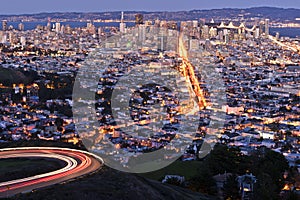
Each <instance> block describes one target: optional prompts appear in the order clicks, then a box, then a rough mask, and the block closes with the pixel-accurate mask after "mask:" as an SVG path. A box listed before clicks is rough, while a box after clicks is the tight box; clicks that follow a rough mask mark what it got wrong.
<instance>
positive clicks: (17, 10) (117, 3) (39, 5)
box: [0, 0, 300, 14]
mask: <svg viewBox="0 0 300 200" xmlns="http://www.w3.org/2000/svg"><path fill="white" fill-rule="evenodd" d="M258 6H269V7H281V8H300V2H299V1H295V0H285V1H279V0H275V1H274V0H251V1H241V0H226V1H224V0H212V1H204V0H202V1H201V0H187V1H181V0H164V1H160V0H151V1H146V0H143V1H141V0H125V1H124V0H110V1H99V0H89V1H81V0H66V1H60V0H53V1H39V0H26V1H23V0H11V1H5V2H2V4H1V7H0V13H1V14H25V13H39V12H103V11H121V10H123V11H133V10H135V11H179V10H195V9H220V8H249V7H258Z"/></svg>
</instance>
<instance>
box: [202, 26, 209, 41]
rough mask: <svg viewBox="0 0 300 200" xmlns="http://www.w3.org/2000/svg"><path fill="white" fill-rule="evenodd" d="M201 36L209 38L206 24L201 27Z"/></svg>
mask: <svg viewBox="0 0 300 200" xmlns="http://www.w3.org/2000/svg"><path fill="white" fill-rule="evenodd" d="M202 38H203V39H209V27H208V26H207V25H204V26H203V27H202Z"/></svg>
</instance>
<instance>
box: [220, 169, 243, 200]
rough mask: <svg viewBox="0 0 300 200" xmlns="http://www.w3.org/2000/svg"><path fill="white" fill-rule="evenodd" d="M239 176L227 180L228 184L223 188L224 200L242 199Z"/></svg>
mask: <svg viewBox="0 0 300 200" xmlns="http://www.w3.org/2000/svg"><path fill="white" fill-rule="evenodd" d="M236 179H237V176H236V175H231V176H229V177H228V178H227V180H226V183H225V184H224V186H223V191H224V192H223V196H224V199H226V200H229V199H232V200H233V199H234V200H239V199H241V195H240V192H239V188H238V182H237V180H236Z"/></svg>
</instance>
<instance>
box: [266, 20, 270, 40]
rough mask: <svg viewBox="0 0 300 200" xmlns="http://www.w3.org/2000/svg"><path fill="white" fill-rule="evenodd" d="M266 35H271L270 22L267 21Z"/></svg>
mask: <svg viewBox="0 0 300 200" xmlns="http://www.w3.org/2000/svg"><path fill="white" fill-rule="evenodd" d="M265 34H266V36H268V35H270V20H269V19H266V20H265Z"/></svg>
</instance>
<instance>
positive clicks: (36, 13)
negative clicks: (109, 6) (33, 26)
mask: <svg viewBox="0 0 300 200" xmlns="http://www.w3.org/2000/svg"><path fill="white" fill-rule="evenodd" d="M252 8H276V9H284V10H288V9H294V10H300V8H284V7H276V6H254V7H247V8H241V7H240V8H238V7H224V8H206V9H192V10H174V11H171V10H156V11H146V10H124V11H122V10H110V11H50V12H43V11H41V12H32V13H21V14H16V13H14V14H0V16H22V15H38V14H54V13H107V12H124V14H125V13H130V12H146V13H158V12H169V13H172V12H191V11H209V10H223V9H241V10H242V9H252Z"/></svg>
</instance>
